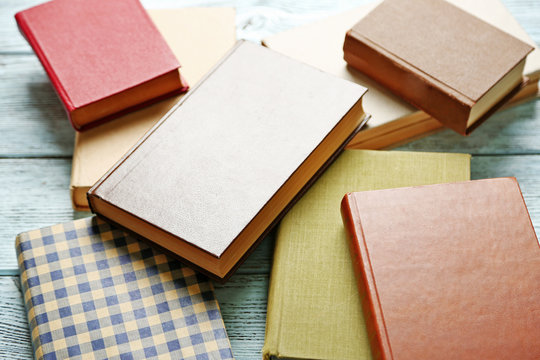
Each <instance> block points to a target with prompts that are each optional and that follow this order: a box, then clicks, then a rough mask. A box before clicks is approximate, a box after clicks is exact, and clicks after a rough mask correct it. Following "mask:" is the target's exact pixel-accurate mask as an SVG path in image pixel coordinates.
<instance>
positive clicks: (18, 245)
mask: <svg viewBox="0 0 540 360" xmlns="http://www.w3.org/2000/svg"><path fill="white" fill-rule="evenodd" d="M25 236H26V235H24V234H19V235H18V236H17V238H16V240H15V253H16V255H17V263H18V265H19V278H20V282H21V292H22V294H23V303H24V308H25V310H26V319H27V321H28V326H29V328H30V339H31V342H32V348H33V350H34V358H35V359H38V360H40V359H43V351H42V349H41V341H40V338H39V331H38V326H37V320H36V314H35V311H34V305H33V303H32V295H31V290H30V287H29V285H28V278H29V274H28V269H27V268H26V266H25V262H24V253H23V247H22V244H23V243H24V242H25V241H28V240H27V239H25Z"/></svg>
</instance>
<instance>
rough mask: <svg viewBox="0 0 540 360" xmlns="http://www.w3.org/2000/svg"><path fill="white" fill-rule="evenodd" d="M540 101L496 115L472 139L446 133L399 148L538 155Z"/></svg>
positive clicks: (539, 145) (526, 103)
mask: <svg viewBox="0 0 540 360" xmlns="http://www.w3.org/2000/svg"><path fill="white" fill-rule="evenodd" d="M539 139H540V100H539V99H536V100H532V101H529V102H525V103H523V104H521V105H518V106H515V107H511V108H509V109H506V110H504V111H502V112H500V113H497V114H495V115H493V116H492V117H491V118H489V120H487V121H486V122H485V123H484V124H482V126H480V127H479V128H478V129H476V130H475V131H473V133H472V134H471V135H470V136H461V135H459V134H457V133H455V132H453V131H451V130H448V129H445V130H441V131H440V132H437V133H435V134H433V135H431V136H428V137H425V138H422V139H420V140H417V141H414V142H411V143H409V144H406V145H404V146H401V147H399V149H400V150H421V151H449V152H465V153H470V154H474V155H476V154H505V155H508V154H537V153H539V152H540V141H539Z"/></svg>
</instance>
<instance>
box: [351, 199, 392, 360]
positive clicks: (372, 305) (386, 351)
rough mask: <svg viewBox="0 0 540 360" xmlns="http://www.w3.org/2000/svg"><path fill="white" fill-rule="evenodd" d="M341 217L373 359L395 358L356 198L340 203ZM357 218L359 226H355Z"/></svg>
mask: <svg viewBox="0 0 540 360" xmlns="http://www.w3.org/2000/svg"><path fill="white" fill-rule="evenodd" d="M341 216H342V218H343V225H344V226H345V232H346V233H347V239H348V241H349V247H350V252H351V257H352V261H353V267H354V273H355V275H356V280H357V285H358V291H359V294H360V300H361V303H362V311H363V313H364V319H365V321H366V327H367V332H368V337H369V342H370V346H371V353H372V356H373V358H374V359H381V360H390V359H393V355H392V349H391V347H390V341H389V339H388V333H387V331H386V326H385V324H384V317H383V313H382V308H381V306H380V302H379V297H378V294H377V288H376V285H375V280H374V277H373V271H372V269H371V264H370V260H369V253H368V250H367V247H366V245H365V242H364V235H363V230H362V225H361V224H360V220H359V219H360V217H359V214H358V208H357V206H356V202H355V199H354V196H353V195H351V194H347V195H345V196H344V197H343V200H342V202H341ZM355 219H357V220H356V222H357V223H355Z"/></svg>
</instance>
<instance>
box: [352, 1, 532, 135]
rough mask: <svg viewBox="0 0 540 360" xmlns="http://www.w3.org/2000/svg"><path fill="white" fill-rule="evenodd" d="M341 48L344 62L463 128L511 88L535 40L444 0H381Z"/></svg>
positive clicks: (466, 129) (461, 130)
mask: <svg viewBox="0 0 540 360" xmlns="http://www.w3.org/2000/svg"><path fill="white" fill-rule="evenodd" d="M388 24H391V26H389V25H388ZM343 50H344V58H345V60H346V61H347V63H348V64H349V65H351V66H353V67H355V68H357V69H358V70H360V71H361V72H363V73H364V74H366V75H367V76H369V77H371V78H372V79H374V80H375V81H377V82H379V83H381V84H382V85H384V86H385V87H387V88H388V89H390V90H391V91H392V92H394V93H395V94H397V95H398V96H401V97H402V98H403V99H405V100H407V101H408V102H410V103H411V104H413V105H414V106H416V107H418V108H420V109H422V110H423V111H425V112H426V113H428V114H429V115H431V116H433V117H434V118H436V119H437V120H439V121H440V122H441V123H443V124H444V125H445V126H447V127H449V128H451V129H453V130H455V131H457V132H458V133H461V134H464V135H465V134H468V133H469V132H470V131H471V129H473V126H471V125H472V124H475V123H480V122H482V121H483V120H484V119H485V118H486V117H487V115H488V114H487V113H488V112H489V109H492V108H495V107H500V106H502V104H504V100H508V99H505V96H506V95H508V94H509V93H510V91H511V90H513V89H517V87H518V85H519V84H520V82H521V73H522V68H523V66H524V59H525V57H526V56H527V54H528V53H529V52H531V51H532V50H533V48H532V47H531V46H530V45H528V44H526V43H524V42H522V41H520V40H518V39H517V38H515V37H513V36H511V35H509V34H508V33H506V32H503V31H501V30H499V29H497V28H495V27H494V26H491V25H490V24H488V23H486V22H484V21H482V20H480V19H479V18H477V17H475V16H473V15H471V14H469V13H467V12H466V11H463V10H461V9H460V8H458V7H456V6H454V5H452V4H450V3H448V2H446V1H444V0H412V1H406V0H385V1H383V2H382V3H381V4H380V5H379V6H377V7H376V8H375V9H373V10H372V11H371V12H370V13H369V14H368V15H367V16H365V17H364V18H363V19H361V20H360V21H359V22H358V23H357V24H356V25H354V26H353V27H352V29H351V30H349V31H348V32H347V35H346V37H345V43H344V45H343Z"/></svg>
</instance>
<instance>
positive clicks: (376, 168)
mask: <svg viewBox="0 0 540 360" xmlns="http://www.w3.org/2000/svg"><path fill="white" fill-rule="evenodd" d="M469 177H470V156H469V155H467V154H444V153H422V152H405V151H371V150H345V152H344V153H343V154H342V155H341V156H340V157H339V158H338V159H337V160H336V161H335V162H334V163H333V164H332V165H331V166H330V167H329V168H328V170H326V172H325V173H324V174H323V175H322V176H321V177H320V178H319V180H317V182H316V183H315V184H314V185H313V186H312V187H311V188H310V189H309V190H308V191H307V192H306V194H304V196H303V197H302V198H301V199H300V200H299V201H298V203H296V205H294V206H293V208H292V209H291V210H290V211H289V212H288V213H287V215H285V217H284V218H283V220H282V221H281V223H280V225H279V228H278V230H277V235H276V245H275V250H274V260H273V264H272V273H271V276H270V289H269V293H268V307H267V317H266V337H265V340H264V348H263V357H264V359H266V360H269V359H320V360H322V359H325V360H330V359H333V360H334V359H335V360H353V359H371V358H372V357H371V354H370V348H369V342H368V335H367V332H366V327H365V322H364V316H363V314H362V309H361V303H360V297H359V296H358V289H357V287H356V280H355V276H354V268H353V264H352V260H351V255H350V253H349V243H348V241H347V235H346V233H345V229H344V227H343V222H342V220H341V216H340V203H341V199H342V198H343V196H344V195H345V194H346V193H348V192H353V191H365V190H378V189H388V188H395V187H403V186H416V185H428V184H437V183H445V182H456V181H465V180H468V179H469Z"/></svg>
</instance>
